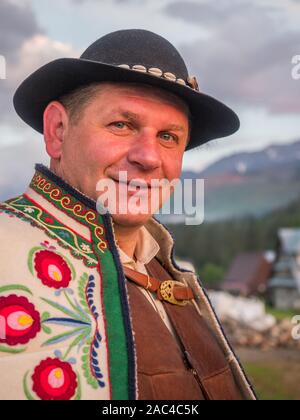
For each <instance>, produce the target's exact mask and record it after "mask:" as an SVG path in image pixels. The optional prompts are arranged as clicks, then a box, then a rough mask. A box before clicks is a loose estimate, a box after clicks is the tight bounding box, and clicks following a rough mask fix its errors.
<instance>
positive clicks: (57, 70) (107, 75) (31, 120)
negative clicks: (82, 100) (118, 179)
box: [13, 58, 240, 150]
mask: <svg viewBox="0 0 300 420" xmlns="http://www.w3.org/2000/svg"><path fill="white" fill-rule="evenodd" d="M103 81H107V82H108V81H111V82H136V83H146V84H149V85H152V86H156V87H160V88H163V89H166V90H168V91H169V92H171V93H174V94H176V95H177V96H179V97H180V98H182V99H183V100H184V101H185V102H186V103H187V105H188V106H189V108H190V112H191V115H192V128H191V136H190V142H189V144H188V146H187V150H189V149H193V148H194V147H197V146H200V145H202V144H204V143H207V142H208V141H210V140H213V139H218V138H222V137H226V136H229V135H231V134H233V133H235V132H236V131H237V130H238V129H239V127H240V122H239V118H238V116H237V115H236V113H235V112H234V111H233V110H232V109H230V108H229V107H228V106H226V105H225V104H223V103H222V102H220V101H218V100H217V99H215V98H213V97H211V96H209V95H206V94H204V93H202V92H197V91H195V90H193V89H192V88H190V87H189V86H184V85H181V84H179V83H176V82H172V81H169V80H167V79H163V78H160V77H156V76H153V75H150V74H148V73H142V72H138V71H135V70H130V69H126V68H122V67H117V66H113V65H109V64H105V63H99V62H98V61H91V60H85V59H77V58H61V59H58V60H54V61H51V62H50V63H48V64H46V65H44V66H43V67H41V68H39V69H38V70H37V71H35V72H34V73H33V74H31V75H30V76H29V77H28V78H27V79H25V80H24V81H23V82H22V84H21V85H20V86H19V87H18V89H17V90H16V92H15V95H14V98H13V102H14V107H15V110H16V112H17V114H18V115H19V116H20V117H21V118H22V119H23V120H24V121H25V122H26V123H27V124H29V125H30V126H31V127H32V128H34V129H35V130H37V131H38V132H39V133H43V113H44V110H45V108H46V107H47V105H48V104H49V102H51V101H53V100H57V99H58V98H59V97H60V96H62V95H64V94H66V93H68V92H71V91H72V90H74V89H76V88H77V87H79V86H84V85H86V84H89V83H93V82H103Z"/></svg>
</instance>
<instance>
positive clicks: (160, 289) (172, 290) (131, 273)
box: [123, 266, 194, 304]
mask: <svg viewBox="0 0 300 420" xmlns="http://www.w3.org/2000/svg"><path fill="white" fill-rule="evenodd" d="M123 269H124V273H125V276H126V277H127V278H128V279H129V280H131V281H133V282H134V283H136V284H138V285H139V286H141V287H143V288H144V289H147V290H150V292H154V293H155V292H156V293H157V296H158V298H159V299H160V300H166V301H168V302H169V303H174V304H176V303H178V304H184V303H185V302H186V301H188V300H191V299H194V293H193V290H192V289H191V288H190V287H186V286H184V285H183V284H181V283H180V282H175V281H173V280H171V279H168V280H166V281H164V282H161V281H160V280H157V279H156V278H155V277H151V276H148V275H145V274H142V273H139V272H138V271H135V270H132V269H130V268H128V267H125V266H124V267H123ZM170 294H172V297H173V298H174V299H173V300H172V297H170V296H169V295H170Z"/></svg>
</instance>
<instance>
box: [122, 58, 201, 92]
mask: <svg viewBox="0 0 300 420" xmlns="http://www.w3.org/2000/svg"><path fill="white" fill-rule="evenodd" d="M117 67H121V68H123V69H127V70H134V71H139V72H141V73H148V74H150V75H151V76H156V77H160V78H162V79H166V80H169V81H171V82H175V83H179V84H180V85H183V86H187V87H189V88H191V89H193V90H196V91H197V92H200V89H199V84H198V81H197V79H196V77H195V76H189V77H188V78H187V81H185V80H183V79H181V78H177V77H176V75H175V74H174V73H170V72H166V73H164V72H163V71H162V70H161V69H159V68H157V67H151V68H149V69H147V67H145V66H141V65H139V64H138V65H135V66H132V67H130V66H129V65H128V64H120V65H118V66H117Z"/></svg>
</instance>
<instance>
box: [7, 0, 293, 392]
mask: <svg viewBox="0 0 300 420" xmlns="http://www.w3.org/2000/svg"><path fill="white" fill-rule="evenodd" d="M126 28H143V29H148V30H151V31H154V32H157V33H159V34H160V35H162V36H164V37H166V38H167V39H169V40H170V41H171V42H172V43H173V44H174V45H175V46H176V47H177V49H178V50H179V51H180V52H181V53H182V55H183V56H184V58H185V60H186V62H187V65H188V67H189V71H190V74H191V75H196V76H197V78H198V80H199V83H200V89H201V90H203V91H204V92H205V93H208V94H210V95H213V96H216V97H217V98H219V99H220V100H222V101H224V102H225V103H227V104H228V105H229V106H231V107H232V108H233V109H234V110H235V111H236V112H237V113H238V114H239V116H240V120H241V129H240V131H239V132H238V133H236V134H235V135H233V136H231V137H230V138H227V139H220V140H217V141H214V142H211V143H209V144H208V145H205V146H203V147H201V148H199V149H197V150H196V151H195V150H193V151H192V152H187V153H186V155H185V160H184V172H183V179H185V178H186V179H190V178H192V179H197V178H204V179H205V221H204V223H203V224H202V225H200V226H185V225H183V224H181V223H180V221H178V220H175V219H173V218H169V219H168V218H166V219H164V221H165V222H166V223H167V224H168V226H169V228H170V229H171V231H172V232H173V234H174V236H175V239H176V255H177V258H178V259H179V260H181V261H182V262H183V264H185V265H186V266H187V267H190V266H191V265H192V266H194V267H195V269H196V270H197V272H198V273H199V276H200V279H201V280H202V282H203V283H204V285H205V286H206V287H207V288H208V289H209V293H210V296H211V298H212V301H213V304H214V305H215V308H216V310H217V312H218V314H219V316H220V318H221V319H222V322H223V324H224V326H225V329H226V331H227V333H228V335H229V337H230V340H231V341H232V343H233V344H234V346H235V348H236V349H237V353H238V355H239V357H240V359H241V361H242V362H243V363H244V365H245V369H246V371H247V372H248V374H249V376H250V378H251V380H252V381H253V383H254V386H255V388H256V390H257V392H258V394H259V397H260V398H262V399H274V400H278V399H300V385H299V384H300V363H299V362H300V340H297V339H295V334H294V337H293V332H295V328H296V324H295V323H294V324H293V317H294V316H295V315H297V314H299V315H300V118H299V112H300V80H297V79H296V78H293V77H292V74H293V68H295V62H294V64H293V63H292V60H293V57H295V56H297V55H300V42H299V41H300V1H299V0H251V1H250V0H249V1H248V0H219V1H218V2H212V1H211V0H188V1H186V0H185V1H180V0H143V1H142V2H141V1H139V0H0V56H3V57H4V58H5V62H6V69H5V70H6V78H5V79H4V78H3V71H2V72H1V76H0V200H5V199H8V198H10V197H12V196H15V195H18V194H20V193H22V192H23V191H24V189H25V188H26V186H27V184H28V182H29V181H30V179H31V176H32V174H33V166H34V163H36V162H42V163H45V164H47V162H48V160H47V156H46V154H45V152H44V147H43V140H42V136H41V135H39V134H37V133H35V132H34V131H33V130H32V129H30V128H29V127H27V126H26V125H25V124H24V123H23V122H22V121H21V120H20V119H19V118H18V117H17V115H16V114H15V112H14V110H13V106H12V95H13V93H14V91H15V89H16V87H17V86H18V84H19V83H20V82H21V81H22V80H23V79H24V78H25V77H26V76H27V75H29V74H30V73H31V72H32V71H34V70H35V69H36V68H38V67H40V66H41V65H43V64H45V63H47V62H49V61H51V60H53V59H56V58H60V57H78V56H79V55H80V54H81V53H82V52H83V51H84V50H85V48H86V47H87V46H88V45H89V44H91V43H92V42H93V41H95V40H96V39H97V38H99V37H101V36H102V35H104V34H106V33H108V32H111V31H114V30H119V29H126ZM1 62H2V61H1ZM2 70H3V69H2ZM299 74H300V72H299ZM294 321H295V320H294ZM295 322H296V321H295ZM298 332H300V328H298Z"/></svg>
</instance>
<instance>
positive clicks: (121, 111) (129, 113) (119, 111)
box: [109, 108, 186, 132]
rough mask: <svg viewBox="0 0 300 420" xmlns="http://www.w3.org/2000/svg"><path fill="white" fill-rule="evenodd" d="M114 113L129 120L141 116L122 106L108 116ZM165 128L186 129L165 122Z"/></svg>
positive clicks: (137, 118) (139, 118)
mask: <svg viewBox="0 0 300 420" xmlns="http://www.w3.org/2000/svg"><path fill="white" fill-rule="evenodd" d="M114 114H119V115H121V116H122V117H123V118H127V119H128V120H129V121H140V120H141V117H140V116H139V115H138V114H136V113H135V112H132V111H127V110H125V109H122V108H117V109H114V110H113V111H112V112H111V113H110V114H109V116H112V115H114ZM167 127H168V128H166V130H173V131H182V132H185V131H186V130H185V129H184V127H182V126H181V125H178V124H167Z"/></svg>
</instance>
